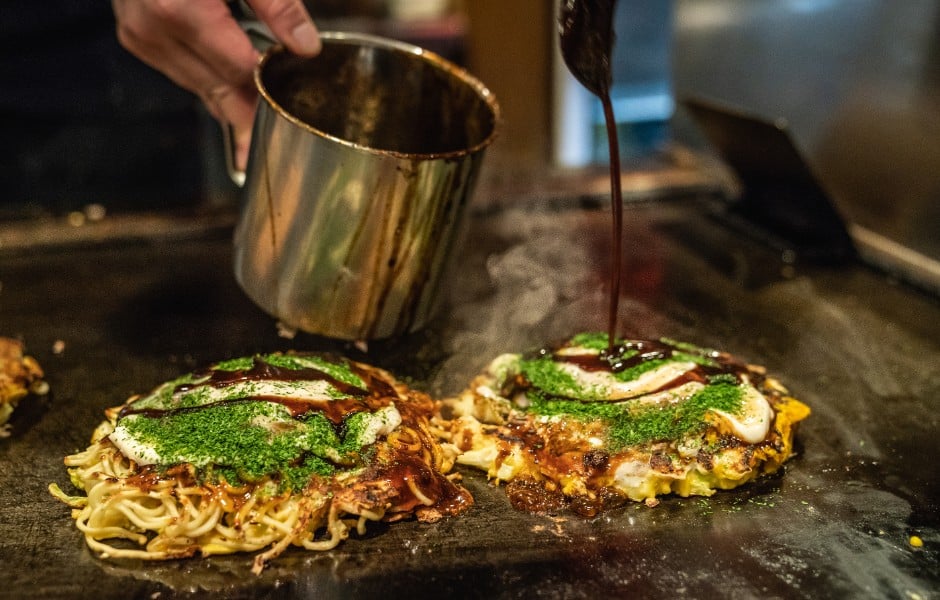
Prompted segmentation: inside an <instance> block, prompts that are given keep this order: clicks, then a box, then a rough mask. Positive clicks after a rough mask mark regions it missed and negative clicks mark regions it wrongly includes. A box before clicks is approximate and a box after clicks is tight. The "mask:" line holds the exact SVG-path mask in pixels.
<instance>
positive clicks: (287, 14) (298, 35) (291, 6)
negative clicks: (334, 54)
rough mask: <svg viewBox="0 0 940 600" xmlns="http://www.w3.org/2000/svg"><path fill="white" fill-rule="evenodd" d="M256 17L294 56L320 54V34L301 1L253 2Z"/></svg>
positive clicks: (252, 0)
mask: <svg viewBox="0 0 940 600" xmlns="http://www.w3.org/2000/svg"><path fill="white" fill-rule="evenodd" d="M250 4H251V8H252V10H253V11H254V12H255V15H257V17H258V18H259V19H260V20H261V21H262V22H264V23H265V24H266V25H267V26H268V27H269V28H270V29H271V32H272V33H273V34H274V37H276V38H277V39H278V40H280V41H281V42H282V43H283V44H284V45H285V46H287V49H288V50H290V51H291V52H293V53H294V54H300V55H303V56H313V55H314V54H317V53H319V52H320V47H321V43H320V34H319V32H318V31H317V28H316V26H315V25H314V24H313V20H312V19H311V18H310V14H309V13H307V9H306V8H305V7H304V5H303V2H302V1H301V0H251V1H250Z"/></svg>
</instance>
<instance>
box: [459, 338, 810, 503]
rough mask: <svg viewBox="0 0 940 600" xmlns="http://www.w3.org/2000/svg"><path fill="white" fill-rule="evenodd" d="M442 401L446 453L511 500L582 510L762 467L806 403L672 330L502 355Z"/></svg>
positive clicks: (722, 484)
mask: <svg viewBox="0 0 940 600" xmlns="http://www.w3.org/2000/svg"><path fill="white" fill-rule="evenodd" d="M441 411H442V413H443V415H444V416H445V417H446V420H445V421H444V424H443V426H444V428H445V430H446V432H447V434H446V436H447V439H449V440H450V441H451V442H452V443H453V444H454V445H456V446H457V447H458V448H459V449H460V451H461V454H460V456H459V457H458V459H457V462H458V463H460V464H465V465H470V466H472V467H476V468H478V469H482V470H483V471H485V472H486V473H487V474H488V475H489V477H490V478H491V479H493V480H495V481H497V482H507V486H506V491H507V494H508V495H509V498H510V501H511V502H512V503H513V505H514V506H516V507H517V508H520V509H526V510H532V511H553V510H558V509H560V508H563V507H565V506H567V507H569V508H570V509H572V510H573V511H575V512H577V513H579V514H583V515H586V516H591V515H594V514H597V513H598V512H599V511H601V510H604V509H605V508H610V507H612V506H615V505H618V504H622V503H623V502H625V501H626V500H627V499H630V500H636V501H647V502H648V503H655V502H656V500H655V498H656V496H659V495H662V494H670V493H672V494H677V495H679V496H691V495H703V496H708V495H711V494H713V493H714V492H715V490H716V489H730V488H734V487H737V486H739V485H742V484H744V483H746V482H748V481H751V480H753V479H755V478H756V477H758V476H760V475H763V474H767V473H772V472H774V471H776V470H778V469H779V468H780V466H781V465H782V464H783V463H784V461H786V460H787V459H788V458H789V457H790V456H791V455H792V454H793V435H794V426H795V425H796V423H797V422H799V421H801V420H802V419H804V418H806V417H807V416H808V415H809V412H810V411H809V408H808V407H807V406H806V405H805V404H803V403H801V402H799V401H798V400H796V399H794V398H792V397H791V396H790V395H789V393H788V392H787V390H786V389H785V388H784V387H783V386H782V385H781V384H780V382H778V381H777V380H775V379H773V378H771V377H768V376H767V375H766V373H765V371H764V369H763V368H761V367H757V366H753V365H747V364H744V363H741V362H739V361H737V360H735V359H734V358H733V357H732V356H730V355H729V354H727V353H723V352H717V351H714V350H707V349H703V348H699V347H696V346H693V345H691V344H685V343H681V342H676V341H672V340H656V341H652V340H618V341H617V343H616V344H615V345H614V349H613V352H610V351H609V348H608V338H607V335H606V334H580V335H577V336H574V337H573V338H572V339H570V340H568V341H566V342H565V343H563V344H560V345H558V346H557V347H554V348H548V349H544V350H541V351H539V352H535V353H532V354H530V355H521V354H506V355H503V356H500V357H498V358H496V359H495V360H493V361H492V363H491V364H490V365H489V366H488V368H487V369H486V370H485V372H484V373H482V374H481V375H479V376H478V377H477V378H476V379H475V380H474V381H473V382H472V383H471V385H470V386H469V387H468V388H467V389H465V390H464V391H463V392H462V393H461V394H459V395H458V396H457V397H455V398H450V399H447V400H445V401H443V402H442V408H441Z"/></svg>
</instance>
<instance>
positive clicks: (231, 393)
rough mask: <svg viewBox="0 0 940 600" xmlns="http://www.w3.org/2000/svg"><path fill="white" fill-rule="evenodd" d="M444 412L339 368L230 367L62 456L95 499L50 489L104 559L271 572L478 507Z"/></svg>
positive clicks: (378, 379)
mask: <svg viewBox="0 0 940 600" xmlns="http://www.w3.org/2000/svg"><path fill="white" fill-rule="evenodd" d="M433 410H434V403H433V402H432V401H431V399H430V398H429V397H427V396H426V395H425V394H423V393H421V392H418V391H416V390H412V389H409V388H408V387H406V386H405V385H404V384H402V383H400V382H398V381H396V380H395V379H394V378H393V377H392V376H391V375H390V374H389V373H387V372H385V371H383V370H381V369H378V368H375V367H371V366H368V365H365V364H362V363H357V362H353V361H350V360H346V359H343V358H339V357H335V356H329V355H314V354H296V355H292V354H286V355H285V354H268V355H263V356H255V357H249V358H242V359H235V360H230V361H226V362H222V363H219V364H216V365H213V366H212V367H210V368H208V369H206V370H203V371H197V372H195V373H192V374H188V375H184V376H182V377H180V378H178V379H175V380H173V381H169V382H167V383H164V384H163V385H161V386H159V387H157V388H156V389H155V390H153V391H152V392H151V393H149V394H147V395H144V396H137V397H133V398H131V399H130V400H128V401H127V402H126V403H125V404H124V405H123V406H120V407H117V408H114V409H110V410H108V411H107V412H106V415H107V417H108V419H107V421H105V422H104V423H102V424H101V425H100V426H99V427H98V429H97V430H96V431H95V433H94V435H93V438H92V443H91V446H89V447H88V448H87V449H86V450H85V451H83V452H78V453H76V454H73V455H71V456H68V457H66V458H65V464H66V465H67V466H68V470H69V474H70V477H71V480H72V483H73V484H74V485H75V486H76V487H77V488H79V489H80V490H81V491H82V492H84V494H85V495H78V496H68V495H66V494H65V493H64V492H63V491H62V490H61V489H60V488H58V486H56V485H55V484H53V485H52V486H50V490H51V491H52V493H53V494H54V495H56V496H57V497H59V498H60V499H62V500H63V501H65V502H66V503H67V504H69V505H70V506H72V507H73V509H74V510H73V517H74V518H75V521H76V524H77V526H78V528H79V529H80V530H81V531H82V532H83V533H84V534H85V539H86V541H87V543H88V545H89V546H90V547H91V548H92V549H93V550H95V551H98V552H100V553H101V554H102V555H103V556H107V557H133V558H143V559H169V558H181V557H187V556H193V555H203V556H206V555H212V554H227V553H233V552H240V551H259V550H262V549H264V551H263V552H261V553H259V554H257V555H256V557H255V561H254V568H253V570H254V571H255V572H260V571H261V570H262V569H263V568H264V565H265V563H266V562H267V561H269V560H271V559H273V558H274V557H276V556H278V555H279V554H280V553H281V552H282V551H283V550H284V549H286V548H287V547H288V546H290V545H295V546H301V547H303V548H306V549H309V550H326V549H330V548H333V547H335V546H336V545H337V544H338V543H340V542H341V541H342V540H344V539H345V538H346V537H347V536H348V533H349V530H350V529H351V528H356V529H357V530H358V531H359V533H360V534H361V533H363V532H364V529H365V525H366V523H367V522H369V521H380V520H381V521H389V522H391V521H397V520H400V519H404V518H407V517H411V516H414V517H416V518H417V519H418V520H420V521H425V522H433V521H436V520H438V519H440V518H441V517H443V516H450V515H456V514H459V513H461V512H463V511H464V510H466V509H467V508H469V506H470V505H471V504H472V503H473V499H472V498H471V496H470V494H469V493H468V492H467V491H466V490H465V489H464V488H462V487H461V486H460V485H458V484H456V483H454V482H453V481H452V480H451V477H449V476H448V475H447V474H448V472H449V470H450V468H451V467H452V466H453V461H454V452H453V451H452V450H451V451H449V450H448V448H447V447H444V446H441V445H440V444H439V443H438V441H437V440H436V438H435V437H434V436H433V435H432V433H431V432H430V430H429V418H430V417H431V415H432V412H433ZM119 539H123V540H124V541H118V540H119Z"/></svg>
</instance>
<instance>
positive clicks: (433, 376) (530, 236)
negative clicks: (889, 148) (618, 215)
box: [0, 186, 940, 600]
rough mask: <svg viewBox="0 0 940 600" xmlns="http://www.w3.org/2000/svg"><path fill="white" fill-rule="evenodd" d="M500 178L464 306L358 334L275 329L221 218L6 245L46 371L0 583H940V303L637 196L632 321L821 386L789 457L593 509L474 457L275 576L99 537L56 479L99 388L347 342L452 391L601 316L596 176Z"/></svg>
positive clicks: (470, 257) (24, 586)
mask: <svg viewBox="0 0 940 600" xmlns="http://www.w3.org/2000/svg"><path fill="white" fill-rule="evenodd" d="M600 187H602V186H598V188H600ZM492 194H493V197H494V198H496V197H501V198H502V202H501V203H500V205H499V206H496V205H495V204H494V205H490V206H489V207H488V208H487V209H486V210H483V211H475V212H474V213H472V214H471V215H470V217H471V218H470V221H469V225H470V230H469V235H470V236H472V239H473V242H474V243H472V244H468V245H467V252H466V254H464V255H463V256H462V260H461V269H460V273H459V276H458V277H455V278H453V279H452V280H451V282H450V285H449V286H448V288H447V289H448V295H447V302H446V307H447V310H445V311H442V312H441V314H440V315H439V317H438V318H437V319H435V320H434V321H433V322H432V323H431V324H430V325H429V326H428V328H426V329H425V330H423V331H422V332H419V333H417V334H414V335H409V336H403V337H399V338H395V339H390V340H385V341H377V342H372V343H370V344H369V347H368V353H365V354H363V353H362V352H360V351H359V350H357V349H356V348H355V347H353V345H351V344H345V343H341V342H337V341H334V340H329V339H326V338H323V337H318V336H312V335H306V334H303V333H301V334H298V335H297V336H296V337H295V338H293V339H284V338H280V337H279V336H278V334H277V330H276V327H275V324H274V322H273V319H271V318H270V317H269V316H268V315H266V314H265V313H264V312H263V311H261V310H259V309H258V308H257V307H255V306H253V305H252V304H251V303H250V302H249V301H248V300H247V299H246V298H245V297H244V295H243V294H242V293H241V291H240V290H239V288H238V287H237V285H236V284H235V282H234V281H233V280H232V277H231V275H230V272H229V269H228V268H227V266H228V264H229V262H230V260H231V247H230V243H229V235H228V234H229V232H228V231H227V230H225V231H223V230H219V231H216V232H215V233H213V234H211V235H210V234H208V233H207V234H194V233H192V232H190V233H189V234H188V235H186V236H183V237H179V236H174V235H171V234H169V233H167V234H161V235H154V236H153V237H152V238H150V239H144V238H137V239H124V240H121V241H119V242H112V243H107V242H101V243H98V244H84V243H82V244H78V245H66V246H62V247H43V248H39V249H32V248H29V247H20V248H14V249H9V250H6V251H2V252H0V282H2V290H0V330H2V332H3V333H4V334H5V335H12V336H15V337H20V338H22V339H23V340H24V341H25V342H26V344H27V349H28V350H29V351H30V353H31V354H33V355H34V356H35V357H36V358H37V359H38V360H39V361H40V362H41V364H42V366H43V367H44V368H45V370H46V372H47V379H48V381H49V383H50V387H51V392H50V395H49V396H48V397H47V398H45V399H43V400H41V401H39V402H33V403H30V402H25V403H22V404H21V405H20V407H19V409H18V410H17V412H16V413H14V416H13V435H12V437H10V438H8V439H6V440H0V507H2V512H0V560H2V562H3V564H4V567H5V574H4V585H3V586H2V588H0V597H5V598H23V597H37V598H38V597H41V598H82V597H88V598H98V599H107V598H160V599H166V598H207V597H208V598H309V597H317V598H359V597H362V598H375V597H381V598H386V599H390V598H416V597H418V598H420V597H427V596H429V595H435V596H440V597H451V598H531V597H541V598H601V597H645V598H676V597H690V598H729V599H734V600H739V599H742V598H761V599H763V598H806V599H814V600H815V599H817V598H924V599H926V598H931V597H933V596H935V595H936V591H937V589H938V586H940V571H938V568H937V565H938V559H940V471H938V464H937V461H936V460H934V458H933V457H935V456H936V455H937V452H938V449H940V448H938V443H940V442H938V438H937V431H938V426H940V420H938V419H940V417H938V415H940V344H938V340H940V304H938V302H937V300H936V299H935V298H932V297H929V296H925V295H922V294H919V293H917V292H916V291H913V290H911V289H910V288H907V287H904V286H900V285H896V284H893V283H892V282H891V281H890V280H888V279H886V278H884V277H882V276H881V275H879V274H878V273H877V272H875V271H872V270H869V269H866V268H864V267H861V266H858V265H848V266H845V267H844V268H840V269H832V268H827V267H808V266H804V265H799V264H798V265H788V264H784V263H782V262H781V261H780V259H779V256H777V255H776V254H775V253H773V252H771V251H769V250H768V249H767V248H765V247H763V246H761V245H758V244H755V243H753V242H751V241H750V240H749V238H747V237H746V236H742V235H741V234H740V233H738V232H736V231H732V230H729V229H725V228H724V227H722V226H721V225H719V224H718V223H717V222H715V221H713V220H712V219H710V218H708V216H707V210H705V209H703V208H702V207H700V206H699V205H698V203H697V202H691V201H690V202H685V201H682V200H679V199H675V198H673V199H671V200H669V201H657V202H654V203H642V202H640V201H635V202H631V203H630V204H629V205H628V208H627V213H626V220H625V223H626V236H625V238H624V240H625V248H626V257H627V258H626V261H627V264H626V266H625V280H624V281H625V285H624V293H623V297H622V303H621V314H620V316H621V322H622V323H624V327H623V329H624V330H625V332H628V333H631V334H636V335H639V336H644V337H655V336H669V337H673V338H678V339H685V340H688V341H691V342H695V343H699V344H704V345H708V346H713V347H720V348H723V349H725V350H728V351H730V352H734V353H735V354H737V355H739V356H741V357H742V358H745V359H747V360H750V361H752V362H755V363H760V364H764V365H766V366H767V367H768V369H769V370H770V372H772V373H774V374H775V375H777V376H778V377H779V378H780V379H781V380H782V381H784V382H785V383H786V384H787V385H788V387H789V388H790V389H791V390H792V391H793V392H794V393H795V394H796V395H797V396H798V397H799V398H801V399H802V400H804V401H805V402H806V403H807V404H809V405H810V406H811V407H812V409H813V414H812V415H811V416H810V417H809V419H808V420H807V421H805V422H804V423H802V424H801V425H802V426H801V428H800V430H799V432H798V437H797V439H798V447H799V454H798V455H797V456H796V457H795V458H794V459H793V460H791V461H790V462H789V463H787V466H786V469H785V472H784V473H783V474H782V475H781V476H775V477H771V478H767V479H764V480H761V481H759V482H757V483H756V485H752V486H748V487H745V488H742V489H739V490H734V491H727V492H719V493H717V494H716V495H715V496H713V497H712V498H707V499H706V498H691V499H680V498H668V499H665V500H664V501H663V502H662V503H661V504H660V505H659V506H657V507H656V508H648V507H646V506H643V505H630V506H627V507H624V508H623V509H618V510H615V511H612V512H610V513H608V514H605V515H602V516H601V517H598V518H596V519H589V520H584V519H580V518H574V517H572V516H571V515H568V514H559V515H530V514H525V513H520V512H516V511H514V510H513V509H512V508H511V507H510V506H509V504H508V502H507V501H506V498H505V496H504V494H503V492H502V490H500V489H498V488H495V487H493V486H491V485H489V484H488V483H487V482H486V481H485V479H484V478H483V477H481V476H480V475H479V474H477V473H475V472H473V471H470V470H463V469H462V470H461V472H462V473H463V475H464V480H465V482H466V485H467V486H468V488H469V489H470V490H471V492H472V493H473V494H474V496H475V498H476V505H475V506H474V507H473V508H472V509H471V510H470V511H469V512H468V513H467V514H465V515H463V516H461V517H459V518H454V519H445V520H443V521H441V522H440V523H437V524H421V523H417V522H413V521H408V522H402V523H396V524H392V525H389V526H387V527H385V526H379V527H375V528H370V530H369V532H368V533H367V535H366V536H365V537H363V538H360V537H359V536H357V535H353V536H352V537H351V539H349V540H347V541H346V542H344V543H343V544H342V545H340V546H339V547H338V548H336V549H334V550H331V551H329V552H324V553H312V552H304V551H301V550H297V549H291V550H288V551H287V552H286V553H285V554H284V555H283V556H282V557H280V558H279V559H278V560H277V561H275V562H274V563H273V564H272V565H271V567H270V568H269V569H267V570H265V571H264V572H263V573H262V574H261V576H260V577H256V576H254V575H252V574H251V572H250V565H251V561H250V560H249V559H248V557H247V556H245V555H233V556H222V557H213V558H211V559H193V560H181V561H172V562H164V563H146V562H139V561H106V560H102V559H100V558H98V557H96V556H95V555H94V554H93V553H91V552H90V551H89V550H88V549H87V548H86V547H85V545H84V542H83V540H82V536H81V534H80V532H78V531H77V530H76V528H75V526H74V524H73V521H72V520H71V518H70V517H69V509H68V507H66V506H65V505H63V504H61V503H60V502H59V501H57V500H56V499H54V498H52V497H51V496H50V495H49V494H48V492H47V489H46V487H47V485H48V484H49V483H50V482H53V481H55V482H57V483H59V485H62V486H65V489H68V479H67V475H66V471H65V467H64V465H63V464H62V457H63V456H65V455H66V454H68V453H70V452H72V451H75V450H76V449H79V448H83V447H84V446H85V445H86V444H87V442H88V438H89V436H90V434H91V431H92V429H93V428H94V427H95V425H96V424H97V423H98V422H100V420H101V418H102V411H103V409H104V408H105V407H108V406H112V405H115V404H117V403H120V402H121V401H123V400H124V399H125V398H126V397H127V396H128V395H130V394H132V393H135V392H141V391H146V390H148V389H150V388H151V387H153V386H154V385H155V384H156V383H158V382H160V381H163V380H166V379H169V378H172V377H175V376H176V375H178V374H180V373H182V372H185V371H189V370H191V369H192V368H194V367H195V366H197V365H204V364H207V363H209V362H212V361H216V360H219V359H223V358H229V357H233V356H240V355H249V354H251V353H254V352H265V351H271V350H287V349H291V348H293V349H298V350H336V351H340V352H343V353H345V354H347V355H349V356H351V357H353V358H358V359H363V360H368V361H370V362H373V363H375V364H378V365H380V366H383V367H386V368H389V369H391V370H393V371H394V372H396V373H399V374H400V375H402V376H403V377H405V378H407V380H408V381H410V382H411V383H412V384H413V385H415V386H417V387H419V388H421V389H424V390H427V391H429V392H431V393H433V394H435V395H440V394H449V393H454V392H456V391H458V390H459V389H460V388H461V387H463V386H464V385H466V383H467V382H468V381H469V380H470V378H471V377H472V376H473V375H474V374H476V372H477V371H478V370H479V369H480V368H481V367H482V366H483V365H485V364H486V363H487V361H489V360H490V358H491V357H493V356H495V355H496V354H498V353H501V352H506V351H514V350H518V349H520V348H531V347H534V346H538V345H541V344H542V343H543V342H545V341H546V340H553V339H559V338H561V337H564V336H566V335H568V334H570V333H572V332H574V331H578V330H581V329H585V328H590V329H603V327H604V324H605V323H606V301H607V298H606V293H605V290H604V285H605V282H606V265H605V263H606V260H607V258H606V257H607V249H608V244H609V239H608V237H609V220H610V217H609V214H608V209H607V207H606V203H605V202H604V201H602V200H598V199H599V198H603V193H597V194H596V195H594V194H592V195H589V196H585V197H557V196H546V195H542V194H539V195H536V196H529V195H525V194H522V193H517V194H515V193H514V194H510V195H502V194H500V193H498V192H496V191H493V192H492ZM57 341H61V342H62V343H63V344H64V349H63V350H62V351H61V352H59V353H56V352H55V351H54V349H56V348H60V347H61V346H60V345H57V344H56V342H57ZM911 536H918V537H920V538H921V539H922V540H923V542H924V545H923V547H921V548H917V547H914V546H912V545H911V544H910V538H911Z"/></svg>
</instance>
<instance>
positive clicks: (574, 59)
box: [559, 0, 623, 354]
mask: <svg viewBox="0 0 940 600" xmlns="http://www.w3.org/2000/svg"><path fill="white" fill-rule="evenodd" d="M614 3H615V0H563V1H562V3H561V11H560V13H559V24H560V25H561V27H560V32H559V42H560V44H561V50H562V55H563V57H564V59H565V62H566V63H567V65H568V68H569V70H570V71H571V73H572V75H574V76H575V78H576V79H577V80H578V81H580V82H581V84H582V85H584V87H585V88H587V90H588V91H590V92H591V93H592V94H594V95H596V96H597V97H598V98H600V101H601V105H602V107H603V109H604V123H605V126H606V128H607V146H608V151H609V160H608V162H609V165H610V188H611V210H612V216H613V219H612V228H611V253H610V257H611V265H610V269H611V270H610V299H609V305H608V319H607V323H608V324H607V334H608V339H609V340H610V342H609V343H610V346H609V348H608V352H609V353H610V354H613V351H614V341H615V340H616V338H617V316H618V314H619V312H620V279H621V277H620V270H621V268H622V258H621V254H622V246H623V192H622V190H621V186H620V144H619V141H618V138H617V121H616V119H615V118H614V108H613V103H612V101H611V98H610V87H611V83H612V75H611V67H610V56H611V52H612V49H613V41H614V31H613V10H614Z"/></svg>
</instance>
